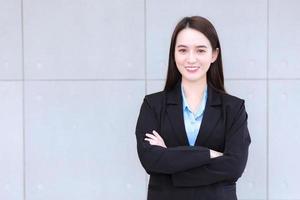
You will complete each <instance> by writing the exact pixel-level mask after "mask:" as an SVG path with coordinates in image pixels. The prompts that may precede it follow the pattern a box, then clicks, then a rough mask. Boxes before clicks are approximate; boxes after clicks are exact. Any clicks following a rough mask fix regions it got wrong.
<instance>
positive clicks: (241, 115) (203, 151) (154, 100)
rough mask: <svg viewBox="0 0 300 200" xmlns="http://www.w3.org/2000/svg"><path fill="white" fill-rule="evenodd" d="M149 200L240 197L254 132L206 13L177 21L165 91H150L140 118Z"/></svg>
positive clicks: (140, 150) (141, 153)
mask: <svg viewBox="0 0 300 200" xmlns="http://www.w3.org/2000/svg"><path fill="white" fill-rule="evenodd" d="M136 139H137V150H138V155H139V159H140V161H141V163H142V165H143V167H144V168H145V170H146V172H147V173H148V174H149V175H150V180H149V184H148V195H147V199H148V200H223V199H224V200H235V199H237V197H236V184H235V183H236V181H237V180H238V178H239V177H240V176H241V175H242V173H243V171H244V168H245V166H246V162H247V157H248V147H249V145H250V142H251V139H250V135H249V132H248V128H247V113H246V111H245V105H244V100H242V99H240V98H237V97H234V96H231V95H229V94H227V93H226V92H225V89H224V78H223V69H222V57H221V47H220V43H219V39H218V36H217V33H216V30H215V29H214V27H213V25H212V24H211V23H210V22H209V21H208V20H207V19H205V18H203V17H199V16H193V17H185V18H183V19H182V20H181V21H180V22H179V23H178V24H177V26H176V28H175V30H174V32H173V35H172V39H171V46H170V53H169V66H168V74H167V80H166V84H165V88H164V90H163V91H161V92H158V93H154V94H150V95H146V96H145V98H144V101H143V104H142V106H141V110H140V114H139V117H138V121H137V126H136Z"/></svg>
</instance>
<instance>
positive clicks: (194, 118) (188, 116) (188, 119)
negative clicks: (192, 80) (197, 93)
mask: <svg viewBox="0 0 300 200" xmlns="http://www.w3.org/2000/svg"><path fill="white" fill-rule="evenodd" d="M181 94H182V100H183V101H182V102H183V117H184V126H185V131H186V134H187V138H188V141H189V144H190V146H194V145H195V142H196V138H197V136H198V133H199V129H200V126H201V122H202V118H203V113H204V109H205V104H206V101H207V86H206V87H205V89H204V94H203V96H202V100H201V104H200V106H198V109H197V111H196V113H193V112H192V111H191V109H190V106H189V105H188V102H187V99H186V97H185V94H184V89H183V86H182V84H181Z"/></svg>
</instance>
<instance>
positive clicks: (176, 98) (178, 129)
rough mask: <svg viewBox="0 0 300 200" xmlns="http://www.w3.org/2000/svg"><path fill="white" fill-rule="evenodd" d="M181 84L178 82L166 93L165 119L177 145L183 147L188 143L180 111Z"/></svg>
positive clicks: (181, 111)
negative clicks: (168, 121) (172, 131)
mask: <svg viewBox="0 0 300 200" xmlns="http://www.w3.org/2000/svg"><path fill="white" fill-rule="evenodd" d="M180 84H181V82H180V81H178V82H177V84H176V85H175V87H174V88H173V89H172V90H171V91H168V92H167V101H166V103H167V109H166V110H167V117H168V119H169V120H170V123H171V125H172V127H173V130H174V135H176V137H177V139H178V141H179V144H180V145H183V146H188V145H189V142H188V139H187V135H186V131H185V127H184V119H183V110H182V96H181V88H180Z"/></svg>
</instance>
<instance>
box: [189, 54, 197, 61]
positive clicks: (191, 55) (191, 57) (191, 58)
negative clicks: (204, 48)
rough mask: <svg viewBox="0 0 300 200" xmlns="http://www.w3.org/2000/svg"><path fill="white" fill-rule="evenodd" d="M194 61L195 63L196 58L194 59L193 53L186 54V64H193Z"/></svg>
mask: <svg viewBox="0 0 300 200" xmlns="http://www.w3.org/2000/svg"><path fill="white" fill-rule="evenodd" d="M196 61H197V57H196V55H195V53H194V52H190V53H189V54H188V58H187V62H188V63H195V62H196Z"/></svg>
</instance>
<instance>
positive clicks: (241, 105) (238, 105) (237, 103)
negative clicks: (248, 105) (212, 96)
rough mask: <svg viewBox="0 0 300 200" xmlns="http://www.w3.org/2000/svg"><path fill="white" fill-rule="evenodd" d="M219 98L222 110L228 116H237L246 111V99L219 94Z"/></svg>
mask: <svg viewBox="0 0 300 200" xmlns="http://www.w3.org/2000/svg"><path fill="white" fill-rule="evenodd" d="M219 96H220V98H221V102H222V103H221V104H222V108H223V110H224V111H225V112H226V113H227V114H228V115H230V116H236V115H239V113H244V112H245V111H246V110H245V100H244V99H242V98H240V97H237V96H234V95H232V94H228V93H222V94H221V93H219Z"/></svg>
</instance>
